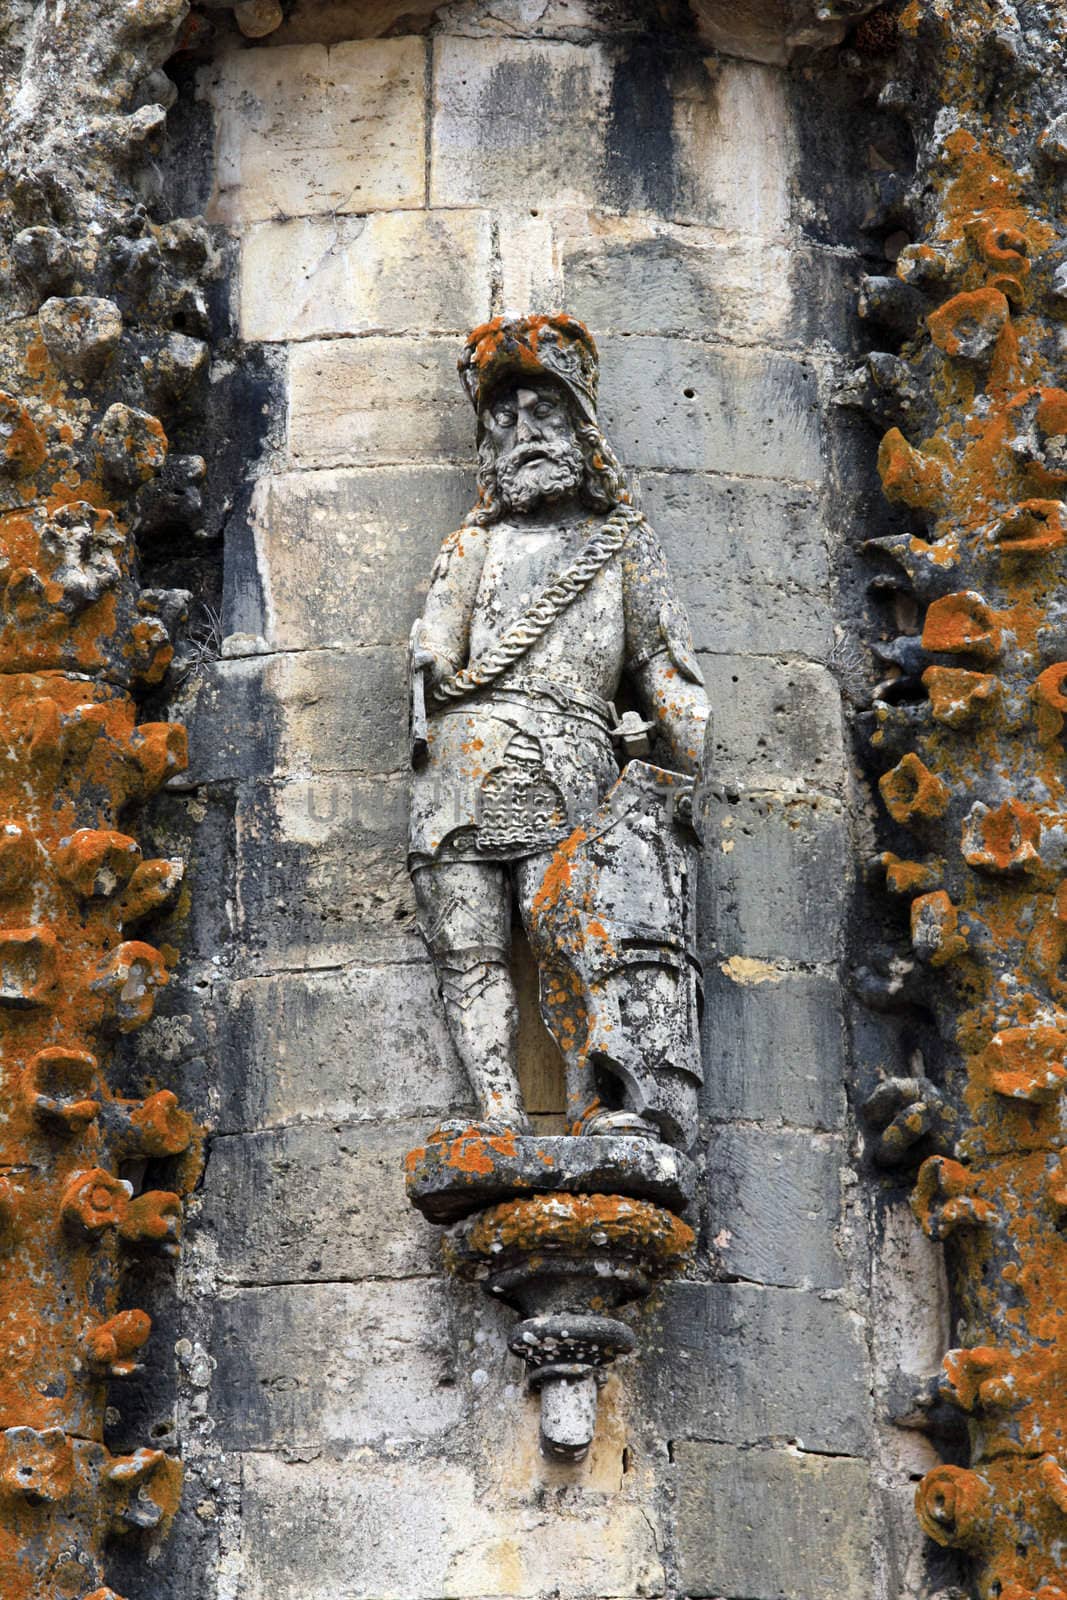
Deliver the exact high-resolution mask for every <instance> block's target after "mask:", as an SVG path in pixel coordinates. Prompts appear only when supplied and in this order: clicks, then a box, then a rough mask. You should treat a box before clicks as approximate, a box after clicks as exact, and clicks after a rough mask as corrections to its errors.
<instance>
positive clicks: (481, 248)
mask: <svg viewBox="0 0 1067 1600" xmlns="http://www.w3.org/2000/svg"><path fill="white" fill-rule="evenodd" d="M491 269H492V235H491V228H490V219H489V216H488V213H487V212H484V211H393V212H384V211H382V212H377V213H374V214H372V215H370V216H363V217H346V216H336V217H295V218H292V219H290V220H289V221H286V222H264V223H260V224H258V225H257V226H256V227H253V228H251V229H250V230H249V231H248V233H247V234H246V235H245V237H244V239H243V241H242V247H241V275H240V304H241V337H242V338H244V339H263V340H285V339H317V338H324V337H330V336H334V335H338V334H363V333H403V332H407V333H412V334H416V335H418V336H419V337H423V336H425V335H426V334H428V333H453V334H456V335H460V334H465V333H466V332H467V330H468V328H471V327H473V326H474V325H475V324H476V323H478V322H483V321H484V320H485V318H486V317H487V316H488V315H489V303H490V281H489V280H490V273H491Z"/></svg>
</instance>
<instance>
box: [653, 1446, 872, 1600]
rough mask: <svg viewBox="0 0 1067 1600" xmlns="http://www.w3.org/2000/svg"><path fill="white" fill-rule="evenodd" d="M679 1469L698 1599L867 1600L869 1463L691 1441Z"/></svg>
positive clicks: (685, 1561) (684, 1544)
mask: <svg viewBox="0 0 1067 1600" xmlns="http://www.w3.org/2000/svg"><path fill="white" fill-rule="evenodd" d="M674 1464H675V1481H676V1483H677V1493H678V1521H677V1538H678V1554H679V1566H680V1582H681V1585H682V1588H683V1589H684V1592H685V1594H686V1595H688V1596H690V1597H691V1600H704V1597H705V1596H722V1597H724V1600H742V1597H743V1600H866V1597H867V1596H868V1595H869V1594H870V1592H871V1513H870V1484H869V1469H868V1467H867V1463H866V1462H864V1461H856V1460H849V1459H847V1458H844V1459H835V1458H832V1457H825V1456H817V1455H804V1454H802V1453H801V1452H800V1451H792V1450H743V1449H738V1448H736V1447H735V1446H732V1445H725V1444H696V1443H684V1442H683V1443H679V1444H677V1445H676V1446H675V1450H674Z"/></svg>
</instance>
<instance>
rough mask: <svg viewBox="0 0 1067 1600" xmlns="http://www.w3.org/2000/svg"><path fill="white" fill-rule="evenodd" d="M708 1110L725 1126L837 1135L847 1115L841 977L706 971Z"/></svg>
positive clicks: (753, 969)
mask: <svg viewBox="0 0 1067 1600" xmlns="http://www.w3.org/2000/svg"><path fill="white" fill-rule="evenodd" d="M704 1062H705V1078H704V1092H703V1102H702V1104H703V1109H704V1112H705V1114H706V1115H707V1116H709V1117H710V1118H712V1119H713V1120H714V1121H718V1122H729V1121H735V1120H736V1121H744V1122H750V1121H756V1122H764V1123H775V1122H777V1123H788V1124H792V1125H793V1126H795V1127H807V1128H819V1129H824V1130H831V1129H836V1128H839V1127H840V1126H841V1124H842V1121H843V1118H844V1111H845V1070H846V1067H845V1039H844V1021H843V1018H842V1014H841V990H840V986H839V984H838V982H837V980H836V979H835V978H832V977H830V976H827V975H823V974H818V973H808V972H794V971H790V970H789V969H788V968H783V967H778V966H775V965H774V964H773V963H772V962H769V961H758V960H754V959H752V958H751V957H747V958H746V957H744V956H733V957H729V958H726V959H722V958H718V959H716V958H712V959H711V960H710V961H709V962H708V963H707V964H706V967H705V972H704Z"/></svg>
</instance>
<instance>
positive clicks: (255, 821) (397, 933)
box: [237, 774, 421, 972]
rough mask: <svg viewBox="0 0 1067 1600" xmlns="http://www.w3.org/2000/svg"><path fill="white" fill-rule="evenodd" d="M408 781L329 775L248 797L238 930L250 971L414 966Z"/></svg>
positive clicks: (241, 830) (242, 804) (240, 831)
mask: <svg viewBox="0 0 1067 1600" xmlns="http://www.w3.org/2000/svg"><path fill="white" fill-rule="evenodd" d="M406 833H407V781H406V775H402V774H394V775H391V776H390V775H384V774H383V775H375V774H371V775H368V776H359V775H352V776H350V775H348V774H343V775H341V774H338V775H324V776H321V777H310V776H309V777H297V778H293V779H292V780H291V781H289V782H285V783H259V784H255V785H251V786H248V787H246V788H245V789H243V791H242V793H241V795H240V797H239V800H238V806H237V893H238V931H239V935H240V942H241V946H242V954H243V958H244V961H245V963H246V971H249V972H270V971H272V970H277V969H278V968H280V967H285V968H293V967H328V966H338V965H340V964H341V963H343V962H346V961H355V960H360V959H362V960H367V961H379V960H385V961H389V960H404V959H410V958H411V956H412V955H413V954H415V953H416V952H417V951H418V950H419V949H420V948H421V947H420V944H419V941H418V938H417V936H416V935H415V933H414V918H415V902H414V891H413V890H412V888H411V883H410V880H409V878H408V874H407V865H406V848H405V847H406Z"/></svg>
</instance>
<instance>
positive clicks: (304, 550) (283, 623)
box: [257, 385, 474, 650]
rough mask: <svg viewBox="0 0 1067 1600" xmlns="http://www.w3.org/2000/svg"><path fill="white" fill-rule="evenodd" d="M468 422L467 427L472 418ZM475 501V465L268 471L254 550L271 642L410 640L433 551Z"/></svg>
mask: <svg viewBox="0 0 1067 1600" xmlns="http://www.w3.org/2000/svg"><path fill="white" fill-rule="evenodd" d="M456 389H457V393H458V385H457V386H456ZM464 403H465V402H464ZM464 422H465V424H466V425H467V427H468V429H469V417H467V416H465V417H464ZM473 503H474V475H473V473H470V472H466V471H462V470H457V469H455V468H448V467H434V466H417V467H378V468H373V469H363V470H359V469H356V470H351V471H337V472H332V471H330V472H314V473H289V474H284V475H282V476H280V477H276V478H272V479H269V480H267V482H266V483H265V485H264V487H263V491H262V496H261V499H260V501H259V512H258V516H257V554H258V557H259V561H260V564H261V567H262V569H263V571H264V574H265V584H266V588H267V591H268V595H269V614H268V620H267V621H266V622H265V624H264V627H265V629H266V632H267V637H268V639H269V641H270V643H272V644H273V645H275V646H276V647H277V648H279V649H283V650H300V649H306V648H307V647H309V646H311V645H316V644H318V645H321V644H330V643H335V642H337V641H338V640H341V641H348V642H350V643H353V644H358V645H363V646H366V645H380V644H399V645H404V646H406V645H407V639H408V634H409V632H410V630H411V624H412V621H413V620H414V618H415V617H416V616H417V615H418V613H419V610H420V609H421V599H422V596H423V595H424V594H425V592H426V584H427V582H428V578H429V571H430V568H431V566H432V565H433V562H434V559H435V557H436V555H437V552H438V550H439V549H440V547H441V544H442V542H443V540H444V539H445V538H446V536H447V535H448V534H449V533H451V532H452V531H453V529H455V528H458V527H459V526H460V524H461V523H462V521H463V518H464V516H465V515H466V513H467V512H468V511H469V510H470V508H471V506H472V505H473Z"/></svg>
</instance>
